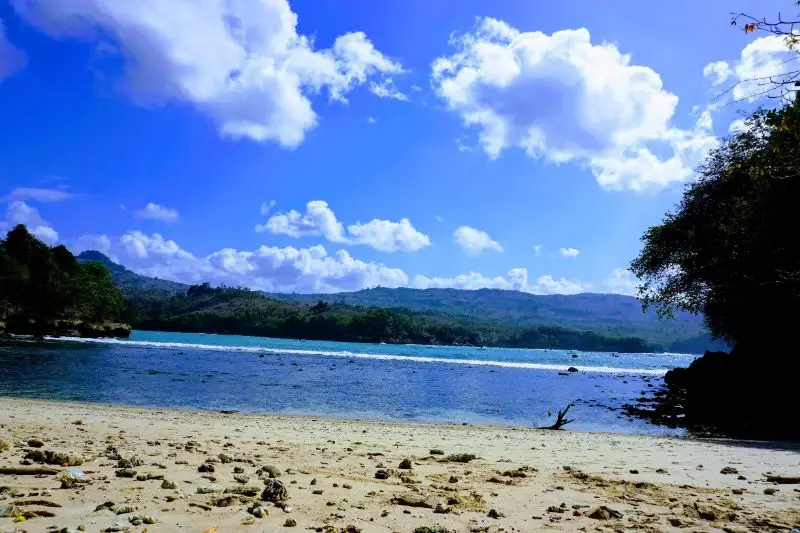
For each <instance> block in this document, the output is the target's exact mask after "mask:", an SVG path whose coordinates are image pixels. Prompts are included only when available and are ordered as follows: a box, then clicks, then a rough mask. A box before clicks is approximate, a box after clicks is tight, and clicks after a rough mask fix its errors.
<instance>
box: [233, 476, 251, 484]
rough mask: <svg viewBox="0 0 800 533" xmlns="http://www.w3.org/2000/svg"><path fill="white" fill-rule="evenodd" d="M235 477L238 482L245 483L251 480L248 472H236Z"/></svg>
mask: <svg viewBox="0 0 800 533" xmlns="http://www.w3.org/2000/svg"><path fill="white" fill-rule="evenodd" d="M233 479H234V481H236V482H237V483H241V484H245V483H247V482H248V481H250V476H248V475H247V474H234V475H233Z"/></svg>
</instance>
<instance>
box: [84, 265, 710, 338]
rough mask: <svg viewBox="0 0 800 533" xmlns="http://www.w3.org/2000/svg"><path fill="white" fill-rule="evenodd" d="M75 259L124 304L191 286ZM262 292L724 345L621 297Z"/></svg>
mask: <svg viewBox="0 0 800 533" xmlns="http://www.w3.org/2000/svg"><path fill="white" fill-rule="evenodd" d="M78 260H79V261H82V262H88V261H98V262H100V263H102V264H104V265H105V266H106V267H108V268H109V270H110V271H111V276H112V279H114V281H115V282H116V283H117V284H118V285H119V287H120V289H121V290H122V292H123V294H124V295H125V296H126V297H127V298H140V299H141V298H145V299H151V300H152V299H159V298H163V297H170V296H172V295H175V294H180V293H185V292H186V291H187V290H188V289H189V287H190V286H189V285H187V284H183V283H179V282H174V281H169V280H163V279H158V278H151V277H148V276H143V275H141V274H137V273H135V272H133V271H131V270H129V269H128V268H126V267H124V266H122V265H120V264H118V263H115V262H114V261H112V260H111V259H109V258H108V257H107V256H105V255H104V254H102V253H101V252H98V251H94V250H90V251H86V252H83V253H81V254H80V255H79V256H78ZM263 294H264V295H265V296H266V297H267V298H271V299H274V300H279V301H283V302H287V303H293V304H301V305H305V306H312V305H315V304H317V303H318V302H326V303H331V304H339V305H348V306H357V307H373V308H385V309H403V310H408V311H412V312H415V313H420V312H427V313H435V314H439V315H448V316H452V317H462V318H468V319H471V320H475V321H480V322H484V323H494V324H498V325H509V326H520V327H529V326H558V327H565V328H571V329H576V330H582V331H591V332H594V333H599V334H603V335H609V336H617V337H626V336H636V337H641V338H643V339H646V340H648V341H650V342H653V343H655V344H658V345H660V346H663V347H664V348H665V349H667V350H671V351H693V352H702V351H703V350H704V349H722V348H724V347H725V346H724V345H723V344H722V343H719V342H716V341H713V340H712V339H711V338H710V336H709V335H708V333H707V332H706V330H705V328H704V326H703V322H702V318H701V317H698V316H695V315H691V314H688V313H678V314H677V315H676V319H675V320H659V319H658V317H657V316H656V314H655V312H653V311H648V312H643V311H642V308H641V303H640V301H639V300H638V299H636V298H635V297H633V296H626V295H621V294H603V293H580V294H575V295H558V294H554V295H535V294H529V293H524V292H520V291H513V290H503V289H476V290H466V289H452V288H429V289H413V288H405V287H401V288H386V287H376V288H370V289H362V290H359V291H354V292H342V293H331V294H327V293H325V294H319V293H316V294H313V293H312V294H287V293H267V292H263Z"/></svg>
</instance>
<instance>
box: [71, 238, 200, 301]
mask: <svg viewBox="0 0 800 533" xmlns="http://www.w3.org/2000/svg"><path fill="white" fill-rule="evenodd" d="M77 259H78V261H79V262H81V263H88V262H90V261H96V262H98V263H100V264H102V265H105V267H106V268H108V270H109V271H111V279H112V280H114V283H116V284H117V286H119V288H120V290H122V294H123V295H124V296H125V297H126V298H129V297H130V296H132V295H133V294H134V293H139V292H141V291H148V292H153V295H154V296H156V295H158V293H164V294H165V295H172V294H177V293H181V292H186V290H187V289H188V288H189V285H185V284H183V283H177V282H175V281H168V280H165V279H158V278H150V277H147V276H142V275H141V274H137V273H135V272H132V271H130V270H128V269H127V268H125V267H124V266H122V265H120V264H118V263H115V262H114V261H112V260H111V259H109V258H108V257H107V256H106V255H104V254H103V253H101V252H98V251H96V250H87V251H85V252H81V253H80V254H79V255H78V257H77Z"/></svg>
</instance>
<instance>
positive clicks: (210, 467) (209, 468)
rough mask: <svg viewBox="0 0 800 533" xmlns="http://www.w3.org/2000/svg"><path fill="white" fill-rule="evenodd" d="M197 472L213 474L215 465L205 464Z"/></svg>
mask: <svg viewBox="0 0 800 533" xmlns="http://www.w3.org/2000/svg"><path fill="white" fill-rule="evenodd" d="M197 471H198V472H203V473H206V472H207V473H213V472H214V465H212V464H208V463H203V464H201V465H200V466H198V467H197Z"/></svg>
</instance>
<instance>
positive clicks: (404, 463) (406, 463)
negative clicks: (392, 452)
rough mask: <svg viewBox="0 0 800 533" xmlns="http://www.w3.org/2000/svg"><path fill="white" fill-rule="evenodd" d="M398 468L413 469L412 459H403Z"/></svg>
mask: <svg viewBox="0 0 800 533" xmlns="http://www.w3.org/2000/svg"><path fill="white" fill-rule="evenodd" d="M397 468H400V469H402V470H411V459H403V460H402V461H400V464H399V465H398V467H397Z"/></svg>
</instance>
